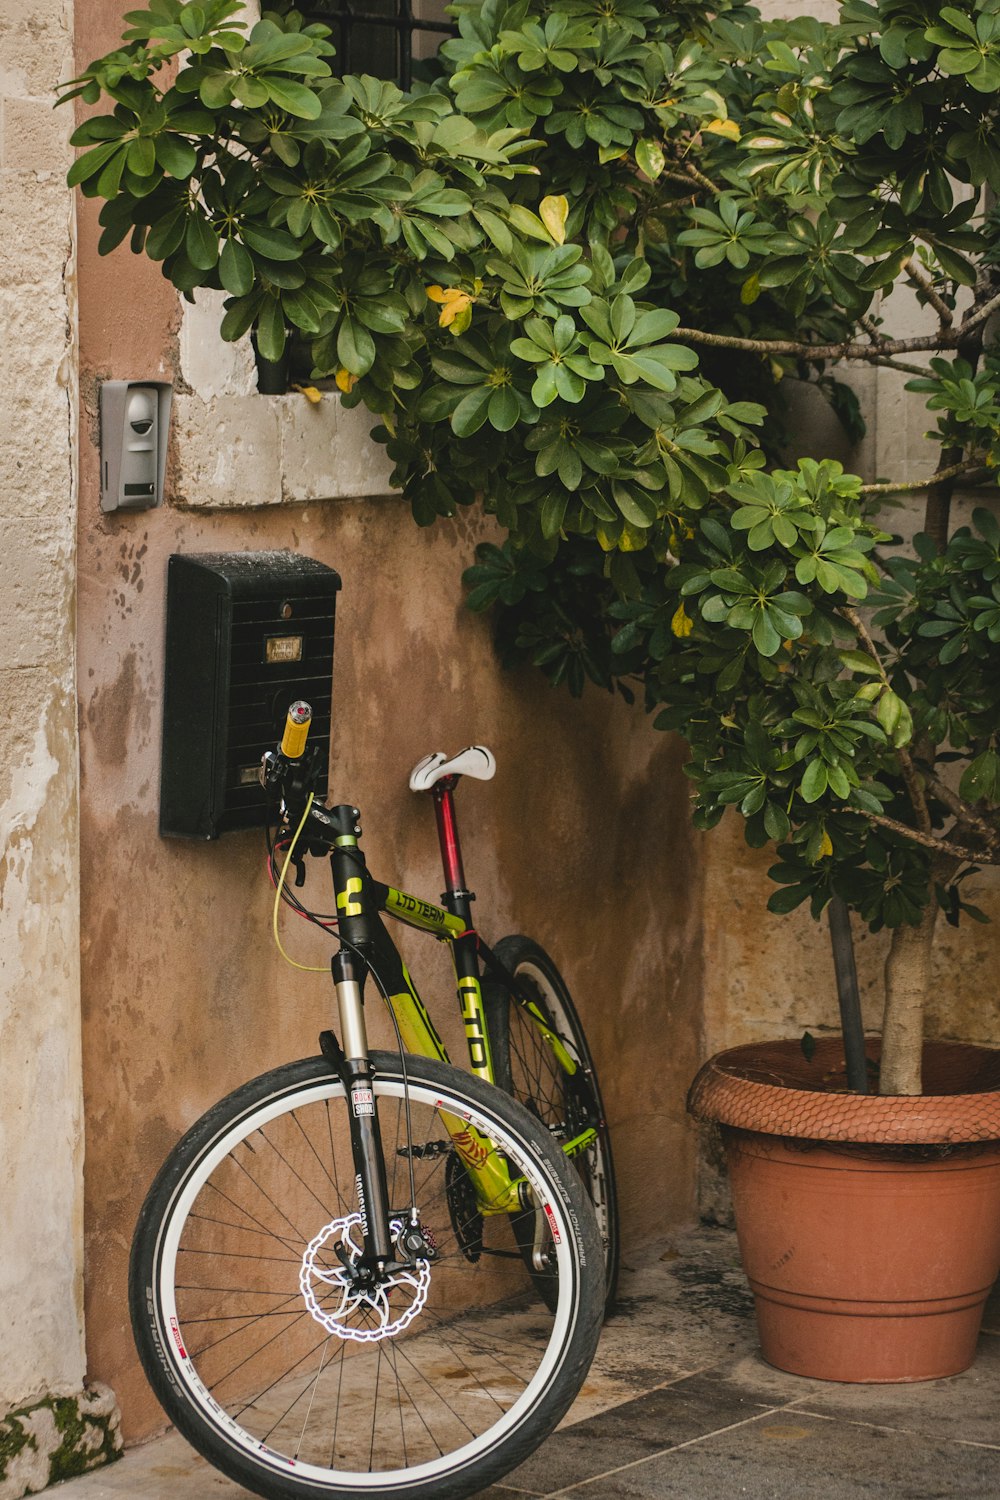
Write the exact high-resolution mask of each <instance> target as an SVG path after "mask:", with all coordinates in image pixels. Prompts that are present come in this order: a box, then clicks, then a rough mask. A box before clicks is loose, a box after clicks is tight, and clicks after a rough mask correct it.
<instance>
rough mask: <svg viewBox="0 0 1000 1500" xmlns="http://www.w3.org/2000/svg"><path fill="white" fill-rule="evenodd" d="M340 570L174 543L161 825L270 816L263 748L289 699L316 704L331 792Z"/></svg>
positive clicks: (182, 828) (281, 556)
mask: <svg viewBox="0 0 1000 1500" xmlns="http://www.w3.org/2000/svg"><path fill="white" fill-rule="evenodd" d="M339 588H340V578H339V576H338V574H337V573H335V572H334V570H333V568H328V567H326V565H325V564H324V563H320V562H316V561H315V560H314V559H313V558H311V557H299V556H298V555H297V554H296V553H294V552H201V553H175V554H174V555H173V556H172V557H171V559H170V563H169V566H168V570H167V661H166V675H165V681H164V695H163V760H162V766H161V779H160V833H161V834H179V835H182V836H187V837H189V838H206V839H214V838H218V836H219V834H220V833H227V832H228V831H229V830H231V829H235V828H254V827H260V826H261V825H262V824H263V823H264V822H265V821H266V818H267V803H266V799H265V796H264V791H263V788H262V787H261V785H260V782H259V781H258V779H257V773H258V770H259V769H260V758H261V756H262V755H263V753H264V751H265V750H273V749H274V747H275V744H276V743H277V741H278V740H279V739H280V738H281V731H282V728H283V727H284V723H285V714H286V712H287V710H288V705H289V704H290V703H292V702H294V700H295V699H296V698H305V700H306V701H307V702H308V703H310V704H311V705H312V711H313V721H312V727H311V729H310V734H309V743H310V745H315V746H316V747H317V749H318V751H319V756H318V759H319V764H320V765H321V766H322V782H321V784H320V786H319V791H320V793H321V794H322V795H325V793H326V775H327V769H326V768H327V762H328V758H329V748H330V715H331V707H332V703H331V694H332V677H333V622H334V612H335V606H336V600H337V590H338V589H339Z"/></svg>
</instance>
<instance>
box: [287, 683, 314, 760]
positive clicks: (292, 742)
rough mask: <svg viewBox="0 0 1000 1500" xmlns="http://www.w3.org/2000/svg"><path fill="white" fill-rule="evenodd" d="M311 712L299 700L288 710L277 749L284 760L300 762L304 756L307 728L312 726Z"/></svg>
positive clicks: (301, 700)
mask: <svg viewBox="0 0 1000 1500" xmlns="http://www.w3.org/2000/svg"><path fill="white" fill-rule="evenodd" d="M312 712H313V711H312V709H311V708H310V706H309V704H308V703H306V702H304V701H303V699H301V698H298V699H296V701H295V702H294V703H293V704H292V706H291V708H290V709H289V710H288V716H287V718H286V719H285V730H284V733H283V734H282V736H281V745H280V747H279V748H280V750H281V753H282V755H283V756H284V757H285V759H286V760H301V758H302V756H303V755H304V754H305V749H306V740H307V739H308V738H309V726H310V725H311V724H312Z"/></svg>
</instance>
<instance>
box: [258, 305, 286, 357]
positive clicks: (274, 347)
mask: <svg viewBox="0 0 1000 1500" xmlns="http://www.w3.org/2000/svg"><path fill="white" fill-rule="evenodd" d="M257 347H258V349H259V350H260V352H261V354H262V355H263V356H264V358H265V359H271V360H278V359H280V358H281V356H282V354H283V353H284V352H285V319H284V316H283V315H282V311H281V303H280V302H279V301H278V299H277V298H276V297H265V298H264V301H263V304H262V306H261V310H260V313H259V314H258V317H257Z"/></svg>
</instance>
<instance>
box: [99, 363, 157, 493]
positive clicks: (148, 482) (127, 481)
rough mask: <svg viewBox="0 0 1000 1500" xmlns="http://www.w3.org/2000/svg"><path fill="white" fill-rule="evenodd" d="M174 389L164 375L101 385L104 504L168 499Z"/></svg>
mask: <svg viewBox="0 0 1000 1500" xmlns="http://www.w3.org/2000/svg"><path fill="white" fill-rule="evenodd" d="M172 394H173V391H172V387H171V386H170V384H169V382H167V381H164V380H105V381H104V382H103V384H102V385H101V509H102V510H103V511H112V510H149V509H151V508H152V507H153V506H155V505H160V504H162V502H163V478H164V473H165V471H166V464H167V430H168V428H169V426H170V400H171V396H172Z"/></svg>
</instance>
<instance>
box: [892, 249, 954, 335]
mask: <svg viewBox="0 0 1000 1500" xmlns="http://www.w3.org/2000/svg"><path fill="white" fill-rule="evenodd" d="M903 270H904V271H905V272H906V275H907V276H908V278H909V279H910V281H912V282H913V285H914V286H915V287H916V288H917V290H918V291H919V292H922V293H923V295H924V297H925V298H926V300H927V301H928V302H929V303H930V305H931V307H933V309H934V311H935V312H936V313H937V315H938V322H939V323H940V324H941V327H942V328H950V327H951V326H952V324H953V323H954V321H955V318H954V315H953V313H952V310H951V308H950V307H949V306H948V304H947V303H946V302H944V301H942V299H941V297H940V296H939V295H938V293H937V291H936V290H935V288H934V285H933V283H932V281H931V280H930V277H929V276H928V275H927V273H926V272H925V271H924V269H923V267H922V266H921V265H920V264H919V262H918V261H916V260H914V258H913V256H912V255H911V256H910V258H909V260H908V261H906V262H905V263H904V265H903Z"/></svg>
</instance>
